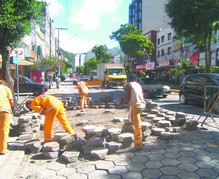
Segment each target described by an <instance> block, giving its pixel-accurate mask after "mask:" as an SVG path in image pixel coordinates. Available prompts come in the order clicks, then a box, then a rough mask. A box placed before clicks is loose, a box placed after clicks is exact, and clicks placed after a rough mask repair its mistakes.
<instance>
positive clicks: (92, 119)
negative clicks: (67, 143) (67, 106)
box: [54, 108, 129, 137]
mask: <svg viewBox="0 0 219 179" xmlns="http://www.w3.org/2000/svg"><path fill="white" fill-rule="evenodd" d="M84 111H85V115H77V114H78V113H79V112H80V110H79V109H75V110H70V111H66V115H67V118H68V120H69V122H70V124H71V125H72V127H73V129H74V131H75V133H76V134H77V135H78V136H80V137H84V136H85V134H84V132H83V131H82V130H81V128H82V126H79V122H80V121H88V124H89V125H95V126H104V127H106V128H108V129H111V128H122V125H123V123H122V122H112V121H113V119H114V118H118V117H120V118H127V117H128V112H129V111H128V109H105V108H99V109H93V108H86V109H85V110H84ZM58 131H63V128H62V126H61V124H60V123H59V121H58V120H56V121H55V131H54V132H55V133H56V132H58Z"/></svg>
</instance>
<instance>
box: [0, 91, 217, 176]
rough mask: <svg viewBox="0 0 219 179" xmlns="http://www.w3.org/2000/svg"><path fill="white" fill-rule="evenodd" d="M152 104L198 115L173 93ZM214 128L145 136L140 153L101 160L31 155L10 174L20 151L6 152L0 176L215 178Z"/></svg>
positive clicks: (124, 152)
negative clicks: (166, 136) (177, 134)
mask: <svg viewBox="0 0 219 179" xmlns="http://www.w3.org/2000/svg"><path fill="white" fill-rule="evenodd" d="M63 90H65V89H63ZM156 101H157V102H158V103H159V104H160V105H161V106H162V107H165V108H170V110H175V111H183V112H186V111H189V113H190V114H195V115H199V112H202V108H199V107H195V106H192V105H188V106H181V105H179V104H178V103H177V100H176V98H175V94H171V95H170V96H169V97H168V98H166V99H157V100H156ZM184 107H185V108H186V109H185V108H184ZM218 125H219V123H218V121H216V123H215V122H212V120H208V121H207V123H206V125H205V128H206V129H207V130H202V129H200V130H195V131H182V133H181V136H180V137H178V138H176V139H172V140H167V141H164V140H157V139H154V138H153V137H149V138H148V139H147V140H146V141H145V142H144V147H143V149H142V150H141V151H138V152H129V151H128V150H127V149H123V150H120V151H118V152H117V153H116V154H113V155H108V156H107V158H106V159H105V160H98V161H84V160H83V161H78V162H77V163H74V164H64V163H63V162H62V161H59V160H37V159H36V157H35V158H34V156H25V157H26V158H27V159H28V160H27V161H26V163H23V165H21V166H22V167H21V168H20V170H19V172H17V173H13V172H12V171H16V170H15V169H14V168H15V166H16V164H15V163H17V164H18V163H19V162H18V161H20V164H22V162H21V159H20V158H21V157H18V156H22V154H21V153H20V151H10V152H9V154H8V157H7V156H6V159H5V161H6V162H3V164H2V165H1V164H0V168H1V170H0V176H1V177H2V178H39V179H45V178H56V179H66V178H68V179H71V178H74V179H99V178H103V179H110V178H111V179H141V178H162V179H164V178H168V179H169V178H172V179H178V178H182V179H185V178H192V179H196V178H197V179H200V178H212V179H213V178H218V177H219V133H218ZM16 152H17V153H16ZM9 156H11V158H10V157H9ZM13 156H16V157H14V158H13ZM7 159H8V160H7ZM9 159H10V160H9ZM12 161H14V162H12ZM9 167H10V168H9ZM4 171H5V172H4ZM9 174H11V175H9ZM1 177H0V178H1Z"/></svg>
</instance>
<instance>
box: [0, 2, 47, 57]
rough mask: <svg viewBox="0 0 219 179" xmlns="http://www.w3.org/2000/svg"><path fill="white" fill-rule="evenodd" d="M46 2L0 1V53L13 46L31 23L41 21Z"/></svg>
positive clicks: (29, 28) (27, 31)
mask: <svg viewBox="0 0 219 179" xmlns="http://www.w3.org/2000/svg"><path fill="white" fill-rule="evenodd" d="M45 6H46V3H43V2H38V1H36V0H19V1H15V0H2V1H0V7H1V11H0V39H1V40H0V53H1V54H2V53H4V52H3V50H5V47H6V46H12V47H13V46H15V45H16V44H17V43H18V42H19V41H20V40H21V38H22V37H24V36H25V35H27V34H29V33H30V32H31V30H32V29H31V25H32V23H41V22H42V20H43V12H44V9H45Z"/></svg>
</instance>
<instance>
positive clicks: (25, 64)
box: [0, 58, 34, 66]
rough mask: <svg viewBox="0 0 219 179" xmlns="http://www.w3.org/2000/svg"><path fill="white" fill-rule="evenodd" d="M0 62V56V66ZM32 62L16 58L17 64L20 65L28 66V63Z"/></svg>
mask: <svg viewBox="0 0 219 179" xmlns="http://www.w3.org/2000/svg"><path fill="white" fill-rule="evenodd" d="M1 63H2V59H1V58H0V66H2V65H1ZM33 64H34V63H32V62H29V61H27V60H23V59H18V65H21V66H30V65H33Z"/></svg>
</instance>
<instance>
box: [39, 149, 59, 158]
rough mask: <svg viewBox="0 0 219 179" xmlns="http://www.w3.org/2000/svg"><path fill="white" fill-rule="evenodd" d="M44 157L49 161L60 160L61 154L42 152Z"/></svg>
mask: <svg viewBox="0 0 219 179" xmlns="http://www.w3.org/2000/svg"><path fill="white" fill-rule="evenodd" d="M42 155H43V156H44V157H45V158H47V159H56V158H58V155H59V152H58V151H56V152H42Z"/></svg>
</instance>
